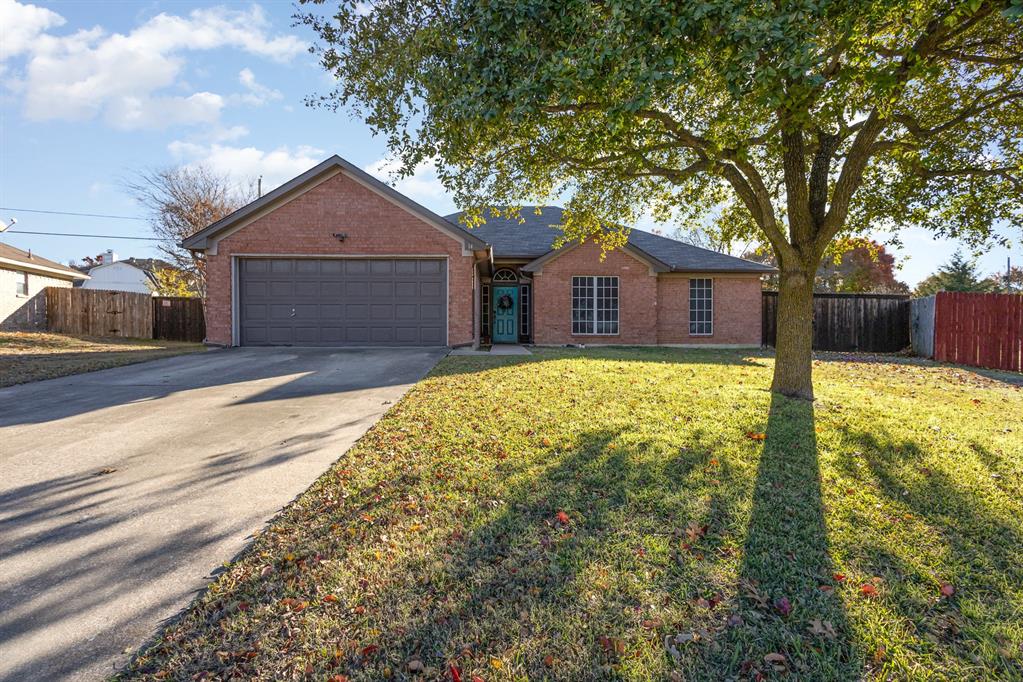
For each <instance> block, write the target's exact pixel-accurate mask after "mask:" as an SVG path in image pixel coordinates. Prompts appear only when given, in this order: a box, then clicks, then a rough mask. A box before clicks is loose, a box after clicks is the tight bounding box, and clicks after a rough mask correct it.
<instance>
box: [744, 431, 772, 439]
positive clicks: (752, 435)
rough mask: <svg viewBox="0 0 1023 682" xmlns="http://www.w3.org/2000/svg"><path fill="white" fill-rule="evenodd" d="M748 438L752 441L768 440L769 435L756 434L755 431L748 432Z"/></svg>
mask: <svg viewBox="0 0 1023 682" xmlns="http://www.w3.org/2000/svg"><path fill="white" fill-rule="evenodd" d="M746 437H747V438H749V439H750V440H767V434H765V433H755V432H753V431H747V432H746Z"/></svg>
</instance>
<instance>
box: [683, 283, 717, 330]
mask: <svg viewBox="0 0 1023 682" xmlns="http://www.w3.org/2000/svg"><path fill="white" fill-rule="evenodd" d="M713 333H714V280H712V279H691V280H689V335H690V336H710V335H711V334H713Z"/></svg>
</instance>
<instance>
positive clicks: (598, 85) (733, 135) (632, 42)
mask: <svg viewBox="0 0 1023 682" xmlns="http://www.w3.org/2000/svg"><path fill="white" fill-rule="evenodd" d="M1021 2H1023V0H1002V1H1000V2H995V1H991V0H969V1H967V2H956V1H952V0H936V1H935V0H908V1H903V2H899V1H897V0H896V1H893V0H873V1H869V0H868V1H862V2H860V1H855V0H849V1H842V0H779V1H778V2H753V1H749V0H746V1H743V0H694V1H692V2H667V1H664V0H603V1H600V2H595V1H591V0H557V1H551V0H547V1H545V0H427V1H422V0H373V1H372V2H362V1H355V0H348V1H345V2H341V3H340V4H338V2H337V1H336V0H334V2H331V3H325V2H323V0H304V1H303V5H304V7H303V9H302V11H301V13H300V14H299V15H298V17H297V18H298V20H299V21H301V22H302V23H304V24H306V25H308V26H310V27H311V28H312V29H314V30H315V32H316V33H317V34H318V36H319V47H318V49H319V54H320V57H321V60H322V65H323V67H324V68H325V69H326V70H327V71H328V72H329V73H330V74H331V75H332V76H334V77H335V78H336V81H337V87H336V89H335V90H333V91H331V92H329V93H327V94H324V95H322V96H320V97H318V98H315V99H314V101H315V102H318V103H320V104H323V105H326V106H330V107H338V106H342V105H351V106H353V107H354V109H355V111H356V112H357V113H358V114H359V115H361V116H362V117H364V118H365V120H366V121H367V122H368V123H369V124H370V125H371V126H372V127H373V128H374V129H375V130H376V131H378V132H380V133H382V134H384V135H386V137H387V141H388V144H389V146H390V148H391V150H392V151H393V152H394V154H395V155H396V157H397V158H399V159H400V160H401V162H402V163H403V168H404V170H405V172H412V171H413V170H414V169H415V168H416V167H417V166H419V165H420V164H422V163H436V164H437V165H438V166H439V169H440V174H441V178H442V180H443V181H444V183H445V185H446V186H447V188H448V189H449V190H450V191H452V192H453V194H454V197H455V200H456V202H457V203H459V205H461V206H463V207H465V208H467V209H469V210H470V215H471V216H475V218H476V219H478V218H479V217H481V216H482V215H483V211H484V210H486V209H487V208H488V207H496V206H512V207H514V206H517V205H522V204H524V203H527V202H529V201H534V200H538V199H543V198H557V197H566V196H567V197H568V201H567V208H568V209H569V210H568V213H567V214H566V215H567V218H566V222H565V225H564V229H565V231H566V235H567V237H568V238H571V239H586V238H592V239H595V240H596V241H598V242H599V243H600V244H602V245H603V246H605V247H608V248H613V247H614V246H616V245H619V244H621V243H622V240H623V239H624V235H623V234H622V233H621V230H620V229H619V228H617V227H616V224H621V223H629V222H631V221H634V220H635V219H636V218H637V217H638V215H639V214H641V213H642V212H644V211H648V210H649V211H653V213H654V214H655V215H656V216H657V217H661V218H671V219H673V220H675V221H678V222H680V223H682V224H684V225H690V226H697V227H699V226H707V225H709V224H711V223H712V224H713V226H714V228H715V229H717V230H719V231H720V232H721V233H722V234H724V235H726V236H730V237H733V238H737V239H738V238H750V237H754V238H758V239H759V240H761V241H763V242H766V243H768V244H770V246H771V248H772V249H773V250H774V254H775V258H776V260H777V262H778V264H779V268H780V270H781V272H780V277H779V287H780V296H779V310H778V312H779V320H778V330H779V332H778V341H777V362H776V365H775V373H774V381H773V389H774V390H776V391H779V392H781V393H784V394H787V395H791V396H799V397H804V398H811V397H812V395H813V385H812V380H811V347H810V343H811V336H812V334H811V322H812V289H813V281H814V273H815V272H816V271H817V268H818V265H819V263H820V261H821V258H822V256H823V255H824V253H825V252H826V251H827V250H828V248H829V245H831V244H832V242H833V241H834V240H835V239H836V238H840V237H845V236H849V235H854V234H858V233H863V232H864V231H865V230H867V229H868V227H870V226H872V225H883V226H884V228H885V229H889V230H891V229H898V228H900V227H905V226H913V225H916V226H925V227H928V228H930V229H932V230H934V231H935V232H937V233H939V234H941V235H945V236H956V237H962V238H966V239H967V240H968V241H971V242H973V243H975V244H982V243H984V242H986V241H988V240H990V239H992V238H993V237H994V235H995V231H996V230H997V229H1015V228H1018V227H1019V226H1020V225H1021V224H1023V209H1021V206H1023V172H1021V165H1023V149H1021V144H1023V143H1021V133H1023V75H1021V74H1023V68H1021V67H1023V24H1021V22H1020V19H1019V18H1020V15H1021V14H1023V12H1021V8H1023V5H1021ZM999 226H1000V228H999Z"/></svg>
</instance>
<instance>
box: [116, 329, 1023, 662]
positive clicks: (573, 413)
mask: <svg viewBox="0 0 1023 682" xmlns="http://www.w3.org/2000/svg"><path fill="white" fill-rule="evenodd" d="M772 362H773V360H772V359H771V357H770V356H769V355H768V354H766V353H759V352H757V353H751V352H747V351H693V350H673V349H641V350H637V349H620V350H613V349H608V350H586V351H579V350H553V349H552V350H540V351H536V352H535V354H534V355H533V356H532V357H527V358H518V357H516V358H489V357H450V358H448V359H447V360H445V361H443V362H442V363H441V364H440V365H439V366H438V368H437V369H436V370H435V371H434V373H433V374H432V375H431V376H430V377H429V378H428V379H426V380H424V381H423V382H422V383H420V384H419V385H418V386H417V387H416V388H414V389H413V390H412V391H411V392H410V393H409V394H408V395H407V397H406V398H405V399H404V400H402V401H401V403H399V404H398V405H396V406H394V408H393V409H392V410H391V411H390V412H389V413H388V414H387V415H386V417H385V418H384V419H383V420H381V421H380V423H379V424H378V425H377V426H376V427H375V428H373V429H372V430H371V431H370V432H369V433H368V434H367V435H366V436H365V437H364V438H363V439H362V440H361V441H360V442H359V443H358V444H357V445H356V446H355V447H354V448H353V449H352V450H351V451H349V452H348V453H346V454H344V455H343V456H342V457H341V458H340V460H339V461H338V462H337V464H336V465H335V466H334V467H333V468H332V469H331V470H330V471H329V472H328V473H327V474H325V475H324V476H323V477H322V478H321V479H320V480H319V481H318V483H317V484H315V485H314V486H313V488H312V489H311V490H310V491H308V492H307V493H306V494H305V495H303V496H302V497H301V498H300V499H299V500H298V501H297V502H296V503H294V504H293V505H292V506H291V507H290V508H288V509H287V510H286V511H285V513H284V514H283V515H282V516H281V517H280V518H278V519H277V520H276V521H275V522H274V523H273V524H272V526H271V527H269V529H268V530H266V531H265V532H263V533H261V534H260V535H259V537H258V538H257V539H256V541H255V543H254V546H253V547H252V549H251V551H249V552H248V553H247V554H246V555H244V556H243V557H242V558H241V559H240V560H239V561H238V562H237V563H234V564H233V565H231V566H229V567H227V568H226V569H225V571H224V572H223V573H222V574H221V575H220V577H219V578H218V579H217V580H216V582H214V583H213V585H212V586H211V587H210V589H209V591H208V592H207V593H206V594H205V595H204V596H203V597H202V598H200V599H199V600H198V601H197V602H196V604H195V605H194V606H193V607H192V608H191V609H190V610H189V611H188V612H187V613H186V614H185V615H184V617H183V618H182V619H180V620H179V621H177V622H175V623H173V624H172V625H171V626H169V628H168V629H167V630H166V631H165V632H163V633H161V634H160V636H159V638H158V639H157V640H156V642H155V644H154V645H153V646H152V648H151V649H149V650H148V651H146V652H144V653H143V654H141V655H140V656H139V658H138V659H137V661H136V663H135V666H134V667H133V668H131V669H130V670H129V671H127V672H126V673H125V677H154V678H173V679H204V677H203V673H204V672H205V673H207V675H206V677H205V678H217V679H233V678H238V679H243V678H258V679H317V680H323V679H334V680H346V679H350V680H380V679H410V678H420V679H447V680H465V681H468V680H473V679H477V677H476V676H478V678H480V679H483V680H488V681H489V680H510V679H548V678H549V679H562V680H586V679H627V680H663V679H681V680H694V679H708V680H718V679H729V678H736V679H758V677H759V676H761V675H762V676H763V677H764V678H767V679H773V678H778V679H781V678H785V679H805V680H831V679H843V680H849V679H859V678H861V677H867V678H874V677H879V678H887V677H891V678H894V679H907V678H911V679H960V680H966V679H1020V678H1021V676H1023V389H1021V388H1020V387H1019V386H1013V385H1010V384H1008V383H1004V382H1001V381H998V380H993V379H989V378H985V377H981V376H978V375H977V374H975V373H973V372H971V371H969V370H964V369H960V368H948V367H935V366H919V365H913V364H902V363H899V364H895V363H866V362H839V361H833V362H818V363H817V366H816V368H815V373H816V374H815V376H816V386H817V393H818V400H817V401H816V402H815V403H814V404H813V405H812V406H811V405H810V404H808V403H802V402H795V401H789V400H786V399H782V398H778V397H772V395H771V394H770V393H769V392H768V391H767V390H766V388H767V386H768V385H769V383H770V375H771V367H772Z"/></svg>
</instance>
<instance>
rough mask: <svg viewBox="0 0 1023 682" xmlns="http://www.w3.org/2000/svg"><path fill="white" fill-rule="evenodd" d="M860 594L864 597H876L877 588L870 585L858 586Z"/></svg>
mask: <svg viewBox="0 0 1023 682" xmlns="http://www.w3.org/2000/svg"><path fill="white" fill-rule="evenodd" d="M860 594H862V595H863V596H864V597H876V596H877V588H876V587H874V586H873V585H871V584H870V583H863V584H862V585H860Z"/></svg>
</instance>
